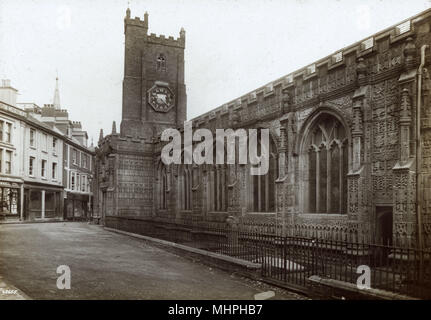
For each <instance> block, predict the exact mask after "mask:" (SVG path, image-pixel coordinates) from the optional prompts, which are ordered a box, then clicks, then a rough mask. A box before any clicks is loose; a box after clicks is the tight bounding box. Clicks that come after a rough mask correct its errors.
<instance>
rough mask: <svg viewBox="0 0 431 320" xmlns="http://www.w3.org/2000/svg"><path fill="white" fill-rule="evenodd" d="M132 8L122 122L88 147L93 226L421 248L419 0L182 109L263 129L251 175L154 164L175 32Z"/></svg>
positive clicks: (430, 150) (425, 159)
mask: <svg viewBox="0 0 431 320" xmlns="http://www.w3.org/2000/svg"><path fill="white" fill-rule="evenodd" d="M130 14H131V13H130V9H127V12H126V17H125V18H124V34H125V58H124V79H123V100H122V121H121V125H120V128H119V130H118V131H117V128H116V124H115V123H113V128H112V132H111V133H110V134H107V135H104V134H103V132H101V135H100V138H99V141H98V146H97V148H96V161H95V184H96V189H95V190H96V191H95V193H94V197H95V199H94V209H95V212H97V215H98V216H99V217H100V219H101V221H102V223H103V224H104V225H105V226H108V227H113V228H119V229H124V230H132V229H133V228H135V227H136V226H137V225H143V224H145V223H147V222H148V223H150V222H151V223H152V224H153V225H154V224H160V225H163V224H170V225H178V226H193V225H207V226H218V227H222V228H223V227H228V226H229V225H232V223H234V224H237V225H242V226H247V225H249V226H266V227H267V230H266V232H271V233H274V234H280V235H290V236H300V237H320V238H332V239H339V240H341V239H344V238H345V237H347V236H348V237H349V238H350V239H354V240H355V241H372V239H381V240H382V241H384V242H385V243H386V242H390V243H397V244H400V245H417V244H418V243H419V245H420V246H421V247H430V246H431V102H430V98H429V97H430V90H431V80H430V77H429V71H428V68H429V66H430V57H431V50H430V48H429V45H430V43H431V33H430V27H431V10H427V11H424V12H422V13H420V14H418V15H416V16H414V17H411V18H409V19H407V20H405V21H402V22H400V23H399V24H397V25H395V26H392V27H390V28H387V29H385V30H383V31H381V32H379V33H377V34H374V35H370V36H369V37H368V38H367V39H362V40H360V41H358V42H356V43H354V44H352V45H350V46H348V47H345V48H343V49H342V50H340V51H337V52H334V53H333V54H331V55H329V56H326V57H324V58H322V59H320V60H318V61H316V62H314V63H313V64H311V65H308V66H304V67H302V68H300V69H298V70H296V71H295V72H292V73H290V74H287V75H286V76H284V77H282V78H279V79H275V80H274V81H272V82H270V83H267V84H264V85H262V86H261V87H259V88H256V89H255V90H254V91H252V92H248V93H246V94H244V95H243V96H241V97H238V98H236V99H235V100H232V101H228V102H226V103H225V104H223V105H222V106H220V107H218V108H216V109H214V110H212V111H210V112H208V113H205V114H202V115H200V116H198V117H196V118H194V119H188V120H190V121H191V122H192V125H193V129H198V128H206V129H209V130H211V132H213V133H215V131H216V129H227V128H232V129H233V130H236V129H240V128H244V129H249V128H266V129H269V132H270V143H269V170H268V172H267V174H266V175H262V176H253V175H250V173H249V166H250V165H247V164H213V165H209V164H204V165H196V164H178V165H176V164H170V165H166V164H164V163H163V161H162V160H161V150H162V148H163V146H164V145H165V144H166V142H165V141H162V139H161V133H162V132H163V130H165V129H167V128H176V129H179V130H181V128H183V127H184V121H186V108H187V96H186V86H185V83H184V49H185V44H186V33H185V31H184V30H183V29H181V30H180V32H179V37H177V38H174V37H171V36H170V37H166V36H164V35H159V36H157V35H155V34H153V33H151V34H149V33H148V21H149V18H148V14H147V13H145V15H144V17H143V20H141V19H140V18H138V17H135V18H132V17H131V15H130ZM182 156H184V152H183V153H182ZM214 163H215V162H214ZM135 229H136V228H135ZM135 229H133V230H134V231H135V232H137V233H139V230H135ZM192 229H193V228H192V227H190V230H192Z"/></svg>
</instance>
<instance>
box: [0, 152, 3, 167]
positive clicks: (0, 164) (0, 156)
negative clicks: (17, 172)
mask: <svg viewBox="0 0 431 320" xmlns="http://www.w3.org/2000/svg"><path fill="white" fill-rule="evenodd" d="M2 169H3V149H0V173H1V172H3V171H2Z"/></svg>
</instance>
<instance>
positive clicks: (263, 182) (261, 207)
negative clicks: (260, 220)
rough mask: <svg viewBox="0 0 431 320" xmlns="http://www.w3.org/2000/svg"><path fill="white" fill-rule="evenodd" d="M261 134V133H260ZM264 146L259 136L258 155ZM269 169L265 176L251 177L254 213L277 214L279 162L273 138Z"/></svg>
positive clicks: (270, 148)
mask: <svg viewBox="0 0 431 320" xmlns="http://www.w3.org/2000/svg"><path fill="white" fill-rule="evenodd" d="M259 133H260V132H259ZM261 147H262V144H261V142H260V137H259V136H258V143H257V154H258V155H260V154H261ZM268 154H269V168H268V172H267V173H266V174H265V175H250V180H251V194H252V196H251V198H252V203H251V205H252V207H251V208H250V209H251V210H252V211H254V212H275V211H276V209H275V181H276V180H277V176H278V161H277V155H276V147H275V144H274V141H273V140H272V138H271V137H270V138H269V152H268Z"/></svg>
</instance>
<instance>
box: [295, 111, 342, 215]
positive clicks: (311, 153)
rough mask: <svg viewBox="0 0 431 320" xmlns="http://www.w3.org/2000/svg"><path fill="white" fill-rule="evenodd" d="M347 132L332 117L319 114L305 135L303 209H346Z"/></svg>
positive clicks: (319, 211)
mask: <svg viewBox="0 0 431 320" xmlns="http://www.w3.org/2000/svg"><path fill="white" fill-rule="evenodd" d="M346 142H347V138H346V131H345V129H344V126H343V125H342V124H341V122H340V121H339V120H338V119H336V118H335V117H334V116H332V115H329V114H322V115H321V116H319V118H317V120H316V121H315V123H314V125H313V126H312V128H311V129H310V131H309V132H308V135H307V138H306V140H305V145H304V147H303V148H304V151H303V152H304V160H305V164H306V168H305V172H304V174H305V179H304V181H306V182H305V183H306V185H305V188H304V189H305V190H304V191H305V193H304V195H303V196H304V210H305V211H306V212H310V213H345V212H346V206H347V194H346V189H347V166H348V152H347V151H348V150H347V143H346Z"/></svg>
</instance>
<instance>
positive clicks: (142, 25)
mask: <svg viewBox="0 0 431 320" xmlns="http://www.w3.org/2000/svg"><path fill="white" fill-rule="evenodd" d="M124 34H125V54H124V80H123V106H122V121H121V128H120V132H119V133H118V132H117V127H116V124H115V122H114V123H113V125H112V132H111V134H109V135H106V136H104V135H103V131H102V130H101V132H100V138H99V143H98V148H97V150H96V154H97V158H96V161H95V163H96V168H95V169H96V179H95V182H94V183H95V184H96V188H95V190H97V191H96V193H95V195H94V197H95V213H96V214H97V213H98V214H99V216H101V217H102V219H103V217H105V216H121V217H125V218H128V217H131V218H133V217H143V218H145V217H149V216H151V215H152V212H153V192H154V190H153V189H154V188H153V186H154V184H155V181H154V179H155V174H154V141H155V139H156V137H157V136H158V135H160V133H161V132H162V131H163V130H164V129H165V128H177V127H179V126H182V125H183V122H184V121H185V119H186V88H185V84H184V48H185V31H184V29H181V31H180V36H179V38H177V39H174V38H173V37H165V36H164V35H160V36H156V35H155V34H153V33H152V34H148V14H147V13H145V15H144V20H141V19H140V18H138V17H135V18H131V16H130V9H127V11H126V17H125V18H124Z"/></svg>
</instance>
